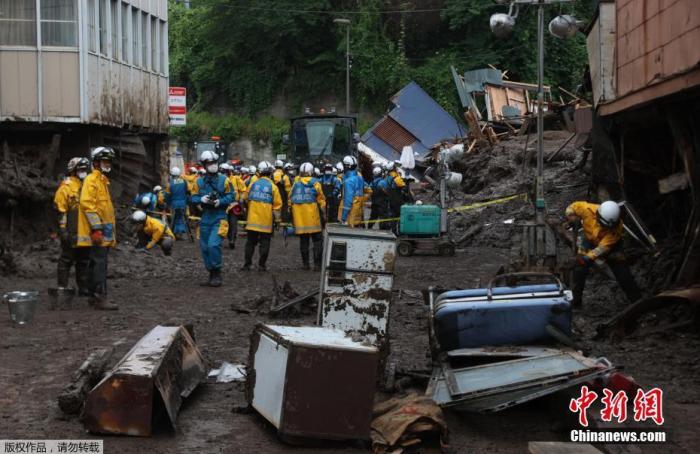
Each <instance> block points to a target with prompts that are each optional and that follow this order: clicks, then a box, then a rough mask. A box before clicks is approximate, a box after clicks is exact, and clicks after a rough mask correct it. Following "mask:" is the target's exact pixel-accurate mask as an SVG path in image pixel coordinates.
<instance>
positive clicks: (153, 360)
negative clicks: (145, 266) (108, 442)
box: [83, 326, 206, 436]
mask: <svg viewBox="0 0 700 454" xmlns="http://www.w3.org/2000/svg"><path fill="white" fill-rule="evenodd" d="M205 380H206V367H205V365H204V359H203V358H202V355H201V354H200V352H199V350H198V349H197V347H196V345H195V343H194V340H192V337H191V336H190V334H189V333H188V332H187V330H186V329H185V328H184V327H181V326H179V327H170V326H156V327H155V328H153V329H152V330H151V331H150V332H149V333H148V334H146V335H145V336H144V337H142V338H141V340H139V341H138V342H137V343H136V345H134V347H133V348H132V349H131V350H130V351H129V352H128V353H127V354H126V356H124V357H123V358H122V359H121V360H120V361H119V362H118V363H117V364H116V366H114V368H113V369H112V370H111V371H110V372H108V373H107V375H106V376H105V377H104V378H103V379H102V381H100V382H99V383H98V384H97V385H96V386H95V387H94V388H93V389H92V391H90V394H88V397H87V399H86V401H85V407H84V411H83V422H84V424H85V427H86V428H87V430H88V431H90V432H95V433H109V434H122V435H136V436H149V435H151V433H152V432H153V429H154V426H156V425H160V424H164V425H165V426H169V427H171V428H175V421H176V420H177V414H178V411H179V410H180V406H181V405H182V401H183V399H185V398H186V397H187V396H189V395H190V393H192V391H193V390H194V389H195V388H196V387H197V386H198V385H199V384H200V383H203V382H204V381H205Z"/></svg>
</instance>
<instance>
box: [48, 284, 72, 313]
mask: <svg viewBox="0 0 700 454" xmlns="http://www.w3.org/2000/svg"><path fill="white" fill-rule="evenodd" d="M48 293H49V310H52V311H54V310H56V309H59V310H66V309H72V308H73V297H74V296H75V289H74V288H71V287H52V288H49V292H48Z"/></svg>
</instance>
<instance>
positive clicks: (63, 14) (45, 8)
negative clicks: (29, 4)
mask: <svg viewBox="0 0 700 454" xmlns="http://www.w3.org/2000/svg"><path fill="white" fill-rule="evenodd" d="M41 44H42V45H43V46H62V47H77V46H78V2H77V0H41Z"/></svg>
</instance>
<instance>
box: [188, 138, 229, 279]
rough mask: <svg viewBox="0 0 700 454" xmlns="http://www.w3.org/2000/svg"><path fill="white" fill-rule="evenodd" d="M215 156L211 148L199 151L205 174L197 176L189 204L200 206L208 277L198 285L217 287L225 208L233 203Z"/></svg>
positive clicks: (219, 275)
mask: <svg viewBox="0 0 700 454" xmlns="http://www.w3.org/2000/svg"><path fill="white" fill-rule="evenodd" d="M218 160H219V157H218V156H217V155H216V153H214V152H213V151H205V152H203V153H202V156H201V158H200V161H201V163H202V166H204V168H205V170H206V173H205V174H204V175H203V176H201V177H199V178H198V179H197V182H196V183H195V193H194V194H192V203H195V204H197V205H199V206H200V207H201V208H202V218H201V220H200V221H199V247H200V249H201V251H202V259H203V260H204V266H205V267H206V268H207V271H209V280H208V281H207V282H203V283H202V285H205V286H206V285H208V286H210V287H220V286H221V283H222V282H221V265H222V258H221V242H222V240H223V239H224V238H226V235H227V234H228V221H227V220H226V208H227V207H228V206H229V205H230V204H231V203H233V200H234V198H235V193H234V191H233V189H232V188H231V183H230V182H229V180H228V179H227V178H226V177H225V176H224V175H221V174H219V164H218Z"/></svg>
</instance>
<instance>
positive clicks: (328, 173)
mask: <svg viewBox="0 0 700 454" xmlns="http://www.w3.org/2000/svg"><path fill="white" fill-rule="evenodd" d="M323 174H324V175H333V171H332V170H326V171H325V172H323Z"/></svg>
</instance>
